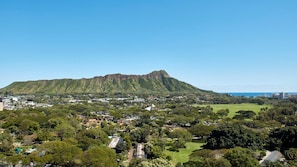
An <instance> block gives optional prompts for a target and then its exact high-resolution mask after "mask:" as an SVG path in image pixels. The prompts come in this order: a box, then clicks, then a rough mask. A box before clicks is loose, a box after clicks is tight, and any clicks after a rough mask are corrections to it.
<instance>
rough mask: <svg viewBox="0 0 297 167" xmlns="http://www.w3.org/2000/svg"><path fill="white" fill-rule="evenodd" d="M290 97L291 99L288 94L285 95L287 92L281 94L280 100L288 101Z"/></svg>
mask: <svg viewBox="0 0 297 167" xmlns="http://www.w3.org/2000/svg"><path fill="white" fill-rule="evenodd" d="M288 97H289V94H288V93H285V92H281V93H279V99H281V100H283V99H287V98H288Z"/></svg>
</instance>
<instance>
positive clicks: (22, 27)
mask: <svg viewBox="0 0 297 167" xmlns="http://www.w3.org/2000/svg"><path fill="white" fill-rule="evenodd" d="M296 9H297V1H296V0H284V1H280V0H248V1H238V0H207V1H206V0H186V1H184V0H147V1H142V0H125V1H123V0H102V1H98V0H88V1H82V0H63V1H61V0H47V1H46V0H42V1H41V0H26V1H24V0H11V1H0V67H1V69H2V75H1V79H0V88H2V87H5V86H8V85H9V84H11V83H12V82H15V81H28V80H40V79H61V78H73V79H79V78H92V77H94V76H104V75H107V74H114V73H121V74H148V73H150V72H152V71H155V70H165V71H167V73H168V74H169V75H170V76H171V77H174V78H176V79H178V80H180V81H184V82H187V83H189V84H191V85H193V86H196V87H198V88H200V89H205V90H212V91H215V92H281V91H285V92H297V77H296V72H297V10H296Z"/></svg>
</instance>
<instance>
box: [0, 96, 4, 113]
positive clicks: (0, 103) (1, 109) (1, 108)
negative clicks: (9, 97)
mask: <svg viewBox="0 0 297 167" xmlns="http://www.w3.org/2000/svg"><path fill="white" fill-rule="evenodd" d="M0 111H3V101H2V98H0Z"/></svg>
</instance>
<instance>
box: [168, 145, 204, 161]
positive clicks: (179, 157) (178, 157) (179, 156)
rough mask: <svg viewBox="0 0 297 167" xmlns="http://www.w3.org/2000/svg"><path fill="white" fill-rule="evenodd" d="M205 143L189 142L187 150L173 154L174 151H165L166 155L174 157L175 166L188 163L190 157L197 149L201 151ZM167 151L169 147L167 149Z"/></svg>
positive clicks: (180, 150) (183, 149)
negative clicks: (179, 163)
mask: <svg viewBox="0 0 297 167" xmlns="http://www.w3.org/2000/svg"><path fill="white" fill-rule="evenodd" d="M203 144H204V143H194V142H188V143H186V148H182V149H179V152H172V151H168V150H166V151H165V154H166V155H170V156H171V157H172V162H173V164H176V163H178V162H187V161H188V160H189V155H190V154H191V153H192V152H193V151H194V150H197V149H200V147H201V146H202V145H203ZM166 148H167V149H168V148H169V147H166Z"/></svg>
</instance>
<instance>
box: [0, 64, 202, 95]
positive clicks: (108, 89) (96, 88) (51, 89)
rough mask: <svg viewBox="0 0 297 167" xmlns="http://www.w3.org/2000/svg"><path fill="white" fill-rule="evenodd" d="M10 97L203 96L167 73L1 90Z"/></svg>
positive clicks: (31, 84)
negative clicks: (99, 95) (115, 93)
mask: <svg viewBox="0 0 297 167" xmlns="http://www.w3.org/2000/svg"><path fill="white" fill-rule="evenodd" d="M0 92H2V93H3V92H9V93H11V94H36V93H44V94H71V93H113V92H122V93H171V92H172V93H195V92H196V93H197V92H203V91H202V90H200V89H198V88H195V87H194V86H191V85H189V84H187V83H185V82H181V81H178V80H177V79H174V78H171V77H170V76H169V75H168V73H167V72H166V71H164V70H161V71H154V72H151V73H149V74H146V75H122V74H111V75H106V76H98V77H94V78H90V79H77V80H74V79H55V80H38V81H27V82H14V83H12V84H11V85H9V86H7V87H5V88H3V89H0Z"/></svg>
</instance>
